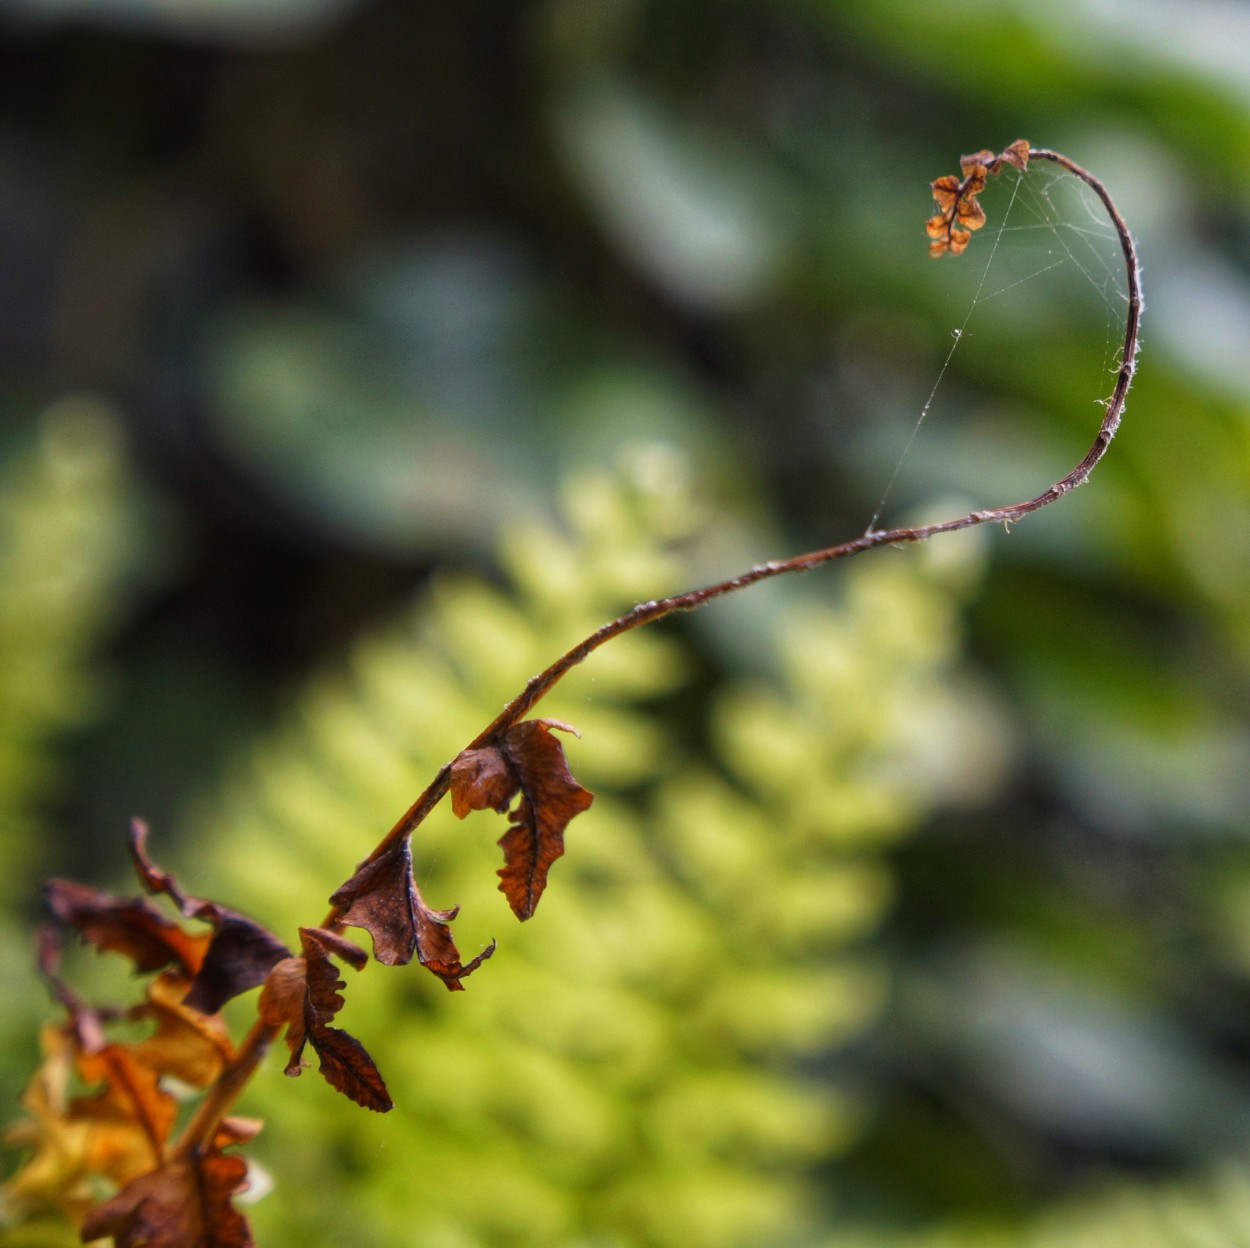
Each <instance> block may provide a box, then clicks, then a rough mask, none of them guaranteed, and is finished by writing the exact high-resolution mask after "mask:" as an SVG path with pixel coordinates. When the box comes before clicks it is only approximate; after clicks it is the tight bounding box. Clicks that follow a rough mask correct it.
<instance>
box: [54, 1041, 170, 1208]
mask: <svg viewBox="0 0 1250 1248" xmlns="http://www.w3.org/2000/svg"><path fill="white" fill-rule="evenodd" d="M76 1065H77V1068H78V1073H79V1075H80V1076H81V1078H82V1079H83V1081H84V1082H86V1083H99V1082H103V1083H104V1085H105V1086H104V1089H103V1090H102V1091H101V1092H98V1093H96V1094H95V1095H94V1096H80V1097H75V1098H74V1099H73V1100H71V1101H70V1102H69V1106H68V1108H67V1110H66V1117H67V1118H68V1119H69V1120H70V1121H72V1122H76V1123H81V1124H84V1125H86V1127H87V1128H88V1133H87V1138H86V1149H85V1155H84V1162H85V1165H86V1168H87V1169H88V1170H90V1171H92V1172H93V1173H95V1174H103V1175H107V1176H108V1177H109V1178H110V1179H112V1180H113V1181H114V1182H116V1183H122V1184H124V1183H128V1182H129V1181H130V1180H131V1179H133V1178H136V1177H138V1176H139V1175H140V1174H144V1173H146V1172H147V1171H148V1170H151V1169H152V1167H153V1166H155V1165H158V1164H159V1163H160V1162H161V1161H162V1160H163V1159H164V1150H165V1142H166V1141H167V1140H168V1138H169V1134H170V1132H171V1131H172V1130H173V1126H174V1119H175V1117H176V1115H177V1110H178V1107H177V1104H176V1102H175V1101H174V1098H173V1097H172V1096H170V1095H169V1093H168V1092H164V1091H162V1090H161V1088H160V1086H159V1080H160V1076H159V1074H158V1073H157V1072H156V1071H154V1070H153V1069H151V1067H149V1066H145V1065H144V1064H143V1063H142V1062H141V1061H140V1060H139V1059H138V1058H137V1057H136V1056H135V1055H134V1054H133V1053H131V1052H130V1050H129V1049H128V1048H126V1046H124V1045H118V1044H111V1045H108V1046H107V1047H106V1048H105V1049H103V1050H102V1051H101V1052H99V1053H80V1054H78V1058H77V1062H76Z"/></svg>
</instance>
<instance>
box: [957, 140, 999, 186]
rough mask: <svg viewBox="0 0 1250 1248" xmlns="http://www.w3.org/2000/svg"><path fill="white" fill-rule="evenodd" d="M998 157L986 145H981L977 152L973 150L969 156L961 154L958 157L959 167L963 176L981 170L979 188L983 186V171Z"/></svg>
mask: <svg viewBox="0 0 1250 1248" xmlns="http://www.w3.org/2000/svg"><path fill="white" fill-rule="evenodd" d="M997 159H998V158H997V157H996V156H995V155H994V153H993V152H991V151H990V149H989V148H988V147H983V148H982V149H981V150H980V151H979V152H973V153H972V154H971V155H970V156H961V157H960V158H959V169H960V172H961V173H962V174H963V175H964V177H965V178H966V177H968V175H969V174H971V173H972V172H973V171H974V170H976V169H980V170H981V186H979V187H977V190H980V189H981V188H982V187H984V186H985V171H986V170H987V169H988V168H989V167H990V166H991V165H993V163H994V161H995V160H997Z"/></svg>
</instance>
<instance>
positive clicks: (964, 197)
mask: <svg viewBox="0 0 1250 1248" xmlns="http://www.w3.org/2000/svg"><path fill="white" fill-rule="evenodd" d="M1004 165H1011V166H1013V167H1014V168H1016V169H1019V170H1020V172H1021V173H1023V172H1024V171H1025V170H1026V169H1028V167H1029V144H1028V140H1027V139H1017V140H1016V141H1015V142H1014V143H1012V144H1010V145H1009V146H1008V147H1006V148H1005V149H1004V150H1003V151H1002V152H1001V153H999V154H998V155H997V156H996V155H995V154H994V153H993V152H991V151H989V150H988V149H986V150H983V151H980V152H973V153H972V155H971V156H961V157H960V158H959V171H960V173H961V174H962V175H963V176H962V177H958V178H957V177H955V176H954V174H947V175H946V176H945V177H941V178H938V179H937V180H936V181H934V182H931V183H930V184H929V185H930V187H931V188H932V190H933V199H934V201H935V202H936V203H937V206H938V211H937V213H936V214H935V215H934V216H932V217H930V218H929V220H928V222H927V223H926V225H925V229H926V230H927V231H928V234H929V238H930V239H932V242H930V243H929V255H931V256H933V257H935V258H936V257H937V256H944V255H946V253H947V252H950V254H951V255H952V256H957V255H959V254H960V253H961V252H962V251H963V250H964V248H965V247H967V246H968V242H969V240H970V239H971V238H972V231H973V230H979V229H980V228H981V227H982V226H983V225H984V224H985V209H984V208H982V207H981V203H980V201H979V200H978V199H977V196H978V195H980V194H981V192H982V191H983V190H985V184H986V182H987V181H988V180H989V178H990V175H991V174H995V173H997V172H998V171H999V170H1000V169H1001V168H1002V167H1003V166H1004Z"/></svg>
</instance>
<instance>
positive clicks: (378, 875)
mask: <svg viewBox="0 0 1250 1248" xmlns="http://www.w3.org/2000/svg"><path fill="white" fill-rule="evenodd" d="M453 792H454V790H453ZM330 904H331V905H333V906H334V907H335V908H336V909H337V910H338V911H339V921H340V922H342V923H344V924H346V925H347V926H349V927H362V928H364V929H365V931H367V932H368V933H369V935H370V936H371V937H372V938H373V956H374V957H375V958H376V959H377V960H378V961H379V962H382V963H384V964H386V965H387V966H402V965H405V964H407V963H408V962H411V961H412V955H413V954H414V953H415V954H416V955H417V959H418V961H420V963H421V965H422V966H424V967H425V968H426V969H427V970H429V971H432V972H433V973H434V974H435V975H437V976H438V977H439V978H440V979H441V980H442V981H443V983H445V984H446V985H447V987H448V988H449V989H450V990H452V991H460V990H462V989H463V988H464V985H463V984H462V983H461V982H460V981H461V980H462V979H464V977H465V976H466V975H470V974H472V973H473V972H474V971H475V970H477V968H478V967H479V966H481V964H482V963H483V962H484V961H485V960H486V959H487V958H489V957H490V956H491V954H493V953H494V952H495V945H494V942H492V943H491V944H490V945H488V946H487V947H486V949H484V950H483V951H482V952H481V953H480V954H478V955H477V957H475V958H474V959H473V960H472V961H471V962H469V963H467V964H461V961H460V951H459V950H458V949H457V948H456V942H455V940H454V939H453V938H452V934H451V929H450V928H449V927H448V926H447V925H448V924H449V923H450V922H451V921H452V920H453V919H454V918H455V917H456V914H457V910H456V908H455V907H453V908H452V909H450V910H435V909H434V908H433V907H432V906H429V905H427V904H426V901H425V899H424V898H423V897H422V896H421V891H420V889H418V888H417V884H416V880H415V879H414V878H413V874H412V851H411V850H410V848H409V845H408V842H407V841H399V842H397V843H396V844H394V845H392V846H391V847H390V848H388V849H387V851H386V852H385V853H384V854H382V855H381V856H380V857H378V858H375V859H374V860H373V861H372V862H366V863H365V864H364V865H363V866H362V867H361V868H360V869H359V870H358V871H357V872H356V874H355V875H354V876H352V878H351V879H350V880H348V881H347V883H346V884H344V885H343V887H342V888H340V889H339V890H338V891H337V892H336V893H335V894H334V896H333V897H331V898H330Z"/></svg>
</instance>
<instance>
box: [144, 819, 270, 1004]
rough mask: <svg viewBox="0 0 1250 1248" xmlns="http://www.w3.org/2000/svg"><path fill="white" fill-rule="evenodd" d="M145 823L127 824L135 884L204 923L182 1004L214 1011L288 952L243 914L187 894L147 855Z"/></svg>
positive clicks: (258, 981)
mask: <svg viewBox="0 0 1250 1248" xmlns="http://www.w3.org/2000/svg"><path fill="white" fill-rule="evenodd" d="M147 836H148V829H147V825H146V824H145V823H143V821H142V820H139V819H135V820H132V821H131V825H130V856H131V858H132V860H133V861H134V866H135V871H136V873H137V874H138V876H139V882H140V883H141V884H142V885H143V887H144V888H145V889H146V890H147V891H148V892H149V893H164V894H165V896H167V897H168V898H169V899H170V901H172V902H173V903H174V905H175V906H177V908H178V910H179V911H180V912H181V914H182V917H183V918H185V919H199V920H200V921H201V922H204V923H208V924H209V925H210V926H211V927H212V929H213V934H212V937H211V938H210V939H209V942H208V949H207V952H206V953H205V954H204V958H203V962H202V963H201V964H200V965H199V966H198V968H196V973H195V978H194V980H193V982H192V984H191V989H190V991H189V992H188V993H187V997H186V1002H185V1003H186V1004H187V1005H188V1006H190V1007H191V1008H192V1009H196V1010H199V1011H201V1012H202V1013H205V1014H216V1013H217V1011H218V1010H220V1009H221V1007H222V1006H223V1005H225V1003H226V1002H227V1001H230V1000H232V999H233V998H234V997H237V996H239V995H240V994H241V993H244V992H247V991H248V990H249V989H251V988H255V987H256V986H257V985H258V984H263V983H264V982H265V977H266V976H267V975H268V974H269V972H270V970H271V969H272V967H273V966H274V965H275V964H276V963H278V962H280V961H281V960H282V959H283V958H287V957H290V956H291V951H290V950H289V949H288V948H287V947H286V946H285V945H284V944H283V943H282V942H281V941H280V940H279V939H278V938H277V937H276V936H275V935H274V934H273V933H272V932H270V931H268V930H267V929H266V928H264V927H262V926H261V925H260V924H259V923H256V922H255V921H253V920H252V919H249V918H247V917H246V916H245V915H242V914H239V913H238V912H237V911H235V910H229V909H227V908H226V907H225V906H219V905H218V904H217V903H216V902H214V901H201V900H200V899H199V898H197V897H190V896H188V895H187V894H186V893H184V892H183V891H182V889H181V888H179V887H178V883H177V881H176V880H175V879H174V877H173V876H172V875H170V874H169V873H168V872H167V871H162V870H160V868H159V867H157V866H156V865H155V864H154V863H153V862H152V860H151V859H150V858H149V857H148V854H147Z"/></svg>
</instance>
